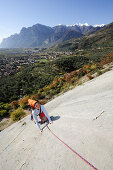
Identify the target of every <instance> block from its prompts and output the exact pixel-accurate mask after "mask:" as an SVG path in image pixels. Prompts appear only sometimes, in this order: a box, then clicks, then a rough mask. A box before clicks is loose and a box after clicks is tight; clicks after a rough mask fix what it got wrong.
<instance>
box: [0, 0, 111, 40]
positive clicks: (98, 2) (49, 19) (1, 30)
mask: <svg viewBox="0 0 113 170" xmlns="http://www.w3.org/2000/svg"><path fill="white" fill-rule="evenodd" d="M111 22H113V0H0V42H1V41H2V39H3V38H6V37H9V36H10V35H12V34H15V33H19V32H20V30H21V29H22V27H30V26H33V25H35V24H37V23H39V24H43V25H47V26H51V27H53V26H56V25H58V24H63V25H74V24H76V23H82V24H83V23H88V24H89V25H101V24H109V23H111Z"/></svg>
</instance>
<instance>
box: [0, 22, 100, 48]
mask: <svg viewBox="0 0 113 170" xmlns="http://www.w3.org/2000/svg"><path fill="white" fill-rule="evenodd" d="M101 28H102V27H97V29H101ZM90 31H91V33H92V32H95V31H97V30H96V29H95V27H93V26H90V25H83V24H82V25H72V26H66V25H58V26H55V27H49V26H45V25H41V24H36V25H33V26H32V27H28V28H25V27H23V28H22V29H21V31H20V33H19V34H14V35H11V36H10V37H8V38H5V39H3V41H2V43H1V45H0V47H2V48H24V47H49V46H51V45H54V44H58V43H61V42H65V41H67V40H70V39H72V38H78V37H82V36H83V35H86V34H87V33H88V32H90Z"/></svg>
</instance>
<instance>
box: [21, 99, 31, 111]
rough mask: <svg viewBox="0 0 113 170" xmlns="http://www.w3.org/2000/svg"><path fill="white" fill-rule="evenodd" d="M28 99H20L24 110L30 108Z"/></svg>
mask: <svg viewBox="0 0 113 170" xmlns="http://www.w3.org/2000/svg"><path fill="white" fill-rule="evenodd" d="M28 99H29V98H28V97H24V98H22V99H20V101H19V104H20V106H21V107H22V108H23V109H24V108H27V107H28Z"/></svg>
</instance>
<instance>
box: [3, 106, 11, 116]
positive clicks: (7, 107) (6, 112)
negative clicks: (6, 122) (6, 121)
mask: <svg viewBox="0 0 113 170" xmlns="http://www.w3.org/2000/svg"><path fill="white" fill-rule="evenodd" d="M10 110H11V107H10V104H8V103H0V117H4V116H6V115H9V112H10Z"/></svg>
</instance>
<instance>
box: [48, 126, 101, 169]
mask: <svg viewBox="0 0 113 170" xmlns="http://www.w3.org/2000/svg"><path fill="white" fill-rule="evenodd" d="M47 128H48V130H49V131H50V132H51V133H52V134H53V135H54V136H55V137H56V138H57V139H58V140H59V141H60V142H62V143H63V144H64V145H65V146H67V147H68V148H69V149H70V150H71V151H72V152H73V153H74V154H76V155H77V156H78V157H79V158H81V159H82V160H83V161H84V162H86V163H87V164H88V165H89V166H91V167H92V168H93V169H95V170H98V169H97V168H95V167H94V166H93V165H92V164H91V163H89V162H88V161H87V160H86V159H84V158H83V157H82V156H81V155H79V154H78V153H77V152H76V151H74V150H73V149H72V148H71V147H70V146H69V145H67V144H66V143H65V142H63V141H62V140H61V139H60V138H59V137H58V136H56V135H55V134H54V133H53V132H52V131H51V129H50V128H49V127H48V125H47Z"/></svg>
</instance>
